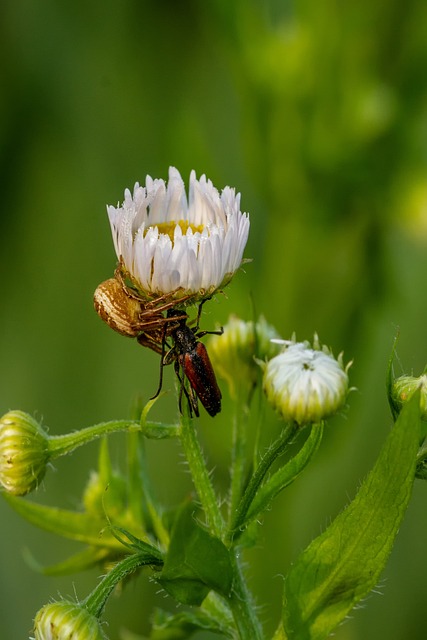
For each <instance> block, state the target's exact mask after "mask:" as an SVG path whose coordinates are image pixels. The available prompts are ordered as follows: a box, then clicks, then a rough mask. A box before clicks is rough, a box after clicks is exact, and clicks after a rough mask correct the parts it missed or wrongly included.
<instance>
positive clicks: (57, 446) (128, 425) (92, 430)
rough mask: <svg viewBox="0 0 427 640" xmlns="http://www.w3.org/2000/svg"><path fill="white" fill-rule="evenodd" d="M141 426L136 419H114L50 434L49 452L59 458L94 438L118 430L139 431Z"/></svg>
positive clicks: (53, 456) (52, 456)
mask: <svg viewBox="0 0 427 640" xmlns="http://www.w3.org/2000/svg"><path fill="white" fill-rule="evenodd" d="M140 429H141V426H140V424H139V422H136V421H135V420H113V421H111V422H100V423H99V424H94V425H92V426H90V427H86V428H85V429H80V430H79V431H73V432H72V433H66V434H64V435H61V436H49V440H48V443H49V445H48V446H49V454H50V456H51V458H53V459H54V458H59V457H60V456H64V455H66V454H67V453H71V452H72V451H74V449H77V447H81V446H82V445H84V444H87V443H88V442H92V440H96V439H97V438H101V437H102V436H105V435H108V434H110V433H116V432H118V431H139V430H140Z"/></svg>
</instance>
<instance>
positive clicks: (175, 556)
mask: <svg viewBox="0 0 427 640" xmlns="http://www.w3.org/2000/svg"><path fill="white" fill-rule="evenodd" d="M195 511H196V507H195V506H194V504H191V503H190V504H187V505H185V506H184V507H183V508H182V509H181V510H180V512H179V513H178V516H177V519H176V522H175V525H174V527H173V530H172V537H171V542H170V546H169V550H168V553H167V555H166V559H165V565H164V567H163V571H162V572H161V574H160V577H159V582H160V584H161V585H162V586H163V587H164V588H165V589H166V591H167V592H168V593H170V594H171V595H172V596H173V597H174V598H175V599H176V600H178V602H182V603H183V604H190V605H192V604H194V605H200V604H201V603H202V602H203V600H204V599H205V597H206V596H207V595H208V593H209V591H210V590H211V589H213V590H214V591H216V592H217V593H220V594H222V595H224V596H228V595H229V593H230V591H231V586H232V581H233V570H232V565H231V561H230V555H229V551H228V549H227V547H226V546H225V545H224V544H223V543H222V542H221V540H219V539H218V538H215V537H214V536H212V535H210V534H209V533H208V532H207V531H206V530H205V529H203V528H202V527H201V526H200V525H199V524H198V523H197V521H196V517H195Z"/></svg>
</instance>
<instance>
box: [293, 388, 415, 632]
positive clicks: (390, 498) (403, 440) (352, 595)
mask: <svg viewBox="0 0 427 640" xmlns="http://www.w3.org/2000/svg"><path fill="white" fill-rule="evenodd" d="M419 433H420V400H419V394H418V393H416V394H414V396H413V398H412V399H411V401H410V402H408V404H407V405H405V407H404V408H403V410H402V412H401V414H400V416H399V418H398V420H397V421H396V423H395V426H394V428H393V429H392V431H391V432H390V434H389V436H388V438H387V440H386V442H385V444H384V447H383V449H382V450H381V452H380V455H379V458H378V460H377V462H376V464H375V466H374V468H373V470H372V471H371V472H370V474H369V475H368V477H367V478H366V479H365V481H364V482H363V484H362V486H361V488H360V490H359V492H358V494H357V496H356V497H355V499H354V500H353V501H352V502H351V503H350V505H349V506H348V507H347V508H346V509H345V510H344V511H343V512H342V513H340V514H339V515H338V517H337V518H336V519H335V520H334V522H333V523H332V524H331V526H330V527H328V529H327V530H326V531H325V532H324V533H323V534H322V535H321V536H319V537H318V538H316V539H315V540H314V541H313V542H312V543H311V544H310V545H309V546H308V548H307V549H306V550H305V551H304V552H303V553H302V554H301V555H300V557H299V558H298V559H297V561H296V562H295V564H294V565H293V567H292V568H291V570H290V571H289V573H288V575H287V577H286V580H285V591H284V603H285V610H284V614H283V624H284V629H285V633H286V636H285V637H286V638H288V640H321V639H322V638H326V637H327V636H328V635H329V634H330V632H331V631H332V630H333V629H334V628H335V627H336V626H337V625H338V624H339V623H340V622H341V621H342V620H343V619H344V618H345V616H346V615H347V614H348V612H349V611H350V610H351V609H352V608H353V607H354V606H355V604H356V603H357V602H359V601H360V600H361V599H362V598H363V597H365V596H366V595H367V594H368V592H369V591H370V590H371V589H372V588H373V587H374V586H375V585H376V584H377V582H378V578H379V576H380V573H381V571H382V570H383V568H384V566H385V564H386V561H387V558H388V556H389V554H390V552H391V549H392V546H393V542H394V539H395V537H396V534H397V532H398V530H399V527H400V524H401V522H402V519H403V516H404V514H405V511H406V507H407V505H408V502H409V499H410V496H411V492H412V486H413V482H414V475H415V461H416V455H417V450H418V439H419Z"/></svg>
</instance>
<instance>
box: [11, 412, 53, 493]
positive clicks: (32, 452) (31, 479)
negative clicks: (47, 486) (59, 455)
mask: <svg viewBox="0 0 427 640" xmlns="http://www.w3.org/2000/svg"><path fill="white" fill-rule="evenodd" d="M48 460H49V450H48V436H47V433H46V432H45V431H44V430H43V429H42V427H41V426H40V425H39V424H38V422H36V420H34V418H32V417H31V416H30V415H28V413H24V412H23V411H9V412H8V413H6V414H5V415H4V416H3V417H2V418H1V419H0V484H2V485H3V487H4V489H5V490H6V491H7V492H8V493H11V494H13V495H15V496H24V495H25V494H27V493H29V492H30V491H32V490H33V489H35V488H36V487H37V486H38V485H39V483H40V481H41V480H42V478H43V476H44V474H45V471H46V465H47V463H48Z"/></svg>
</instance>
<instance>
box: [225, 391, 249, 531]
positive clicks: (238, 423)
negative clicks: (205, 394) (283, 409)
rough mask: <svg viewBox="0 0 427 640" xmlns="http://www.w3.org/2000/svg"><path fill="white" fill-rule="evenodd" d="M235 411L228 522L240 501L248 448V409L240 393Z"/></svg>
mask: <svg viewBox="0 0 427 640" xmlns="http://www.w3.org/2000/svg"><path fill="white" fill-rule="evenodd" d="M234 406H235V411H234V416H233V440H232V453H231V484H230V505H229V520H230V522H231V519H232V517H233V514H234V512H235V511H236V509H237V505H238V504H239V501H240V500H241V497H242V493H243V487H244V483H245V466H246V453H247V446H248V438H247V426H248V416H249V408H248V405H247V403H246V402H244V401H242V393H240V397H239V398H238V399H236V402H235V403H234Z"/></svg>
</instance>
